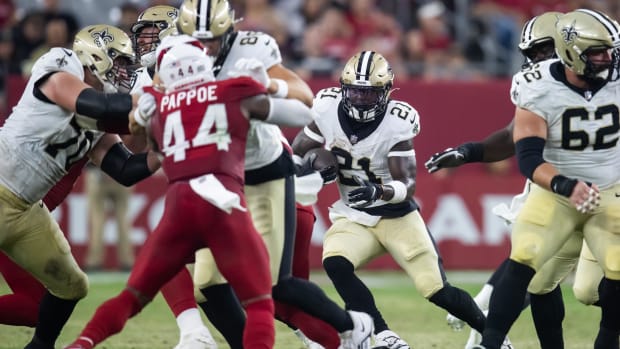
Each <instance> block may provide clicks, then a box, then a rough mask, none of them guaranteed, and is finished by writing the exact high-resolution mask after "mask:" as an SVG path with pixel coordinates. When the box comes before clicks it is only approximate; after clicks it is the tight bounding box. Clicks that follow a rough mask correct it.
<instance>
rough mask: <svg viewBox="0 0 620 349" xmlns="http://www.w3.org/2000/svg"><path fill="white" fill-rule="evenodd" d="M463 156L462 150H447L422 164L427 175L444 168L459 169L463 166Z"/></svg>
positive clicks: (459, 148)
mask: <svg viewBox="0 0 620 349" xmlns="http://www.w3.org/2000/svg"><path fill="white" fill-rule="evenodd" d="M465 162H466V161H465V154H463V152H462V148H461V147H458V148H456V149H455V148H448V149H446V150H444V151H442V152H440V153H435V154H433V156H431V158H430V159H428V161H426V162H425V163H424V166H426V169H427V170H428V173H433V172H437V171H439V170H441V169H442V168H446V167H459V166H461V165H462V164H464V163H465Z"/></svg>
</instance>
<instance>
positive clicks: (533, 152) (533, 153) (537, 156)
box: [515, 137, 546, 181]
mask: <svg viewBox="0 0 620 349" xmlns="http://www.w3.org/2000/svg"><path fill="white" fill-rule="evenodd" d="M545 143H546V141H545V140H544V139H542V138H540V137H526V138H522V139H520V140H519V141H518V142H517V143H515V149H516V153H517V161H518V163H519V170H520V171H521V173H522V174H523V175H524V176H525V177H527V178H529V179H531V180H532V181H533V180H534V179H533V177H534V171H535V170H536V168H537V167H538V166H540V165H541V164H543V163H544V162H545V159H543V149H544V148H545Z"/></svg>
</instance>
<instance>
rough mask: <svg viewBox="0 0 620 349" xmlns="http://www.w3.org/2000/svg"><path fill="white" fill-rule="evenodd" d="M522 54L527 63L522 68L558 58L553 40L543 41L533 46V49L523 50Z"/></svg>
mask: <svg viewBox="0 0 620 349" xmlns="http://www.w3.org/2000/svg"><path fill="white" fill-rule="evenodd" d="M521 53H522V54H523V56H525V63H523V66H522V68H527V67H528V66H530V65H532V64H536V63H538V62H542V61H546V60H547V59H551V58H556V57H557V55H556V53H555V45H554V43H553V39H552V38H548V39H545V40H541V41H539V42H537V43H535V44H533V45H532V47H530V48H528V49H525V50H522V51H521Z"/></svg>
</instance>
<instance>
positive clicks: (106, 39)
mask: <svg viewBox="0 0 620 349" xmlns="http://www.w3.org/2000/svg"><path fill="white" fill-rule="evenodd" d="M90 36H92V37H93V39H95V43H96V44H97V46H99V47H102V46H104V45H106V44H109V43H111V42H112V41H114V36H112V34H110V33H108V28H105V29H104V30H102V31H100V32H92V33H91V34H90Z"/></svg>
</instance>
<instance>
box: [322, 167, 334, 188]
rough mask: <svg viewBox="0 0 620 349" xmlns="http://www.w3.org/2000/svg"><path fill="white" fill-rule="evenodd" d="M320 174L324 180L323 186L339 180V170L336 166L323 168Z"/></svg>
mask: <svg viewBox="0 0 620 349" xmlns="http://www.w3.org/2000/svg"><path fill="white" fill-rule="evenodd" d="M319 173H320V174H321V177H322V178H323V184H329V183H332V182H334V181H336V178H338V168H337V167H336V166H327V167H323V168H322V169H320V170H319Z"/></svg>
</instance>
